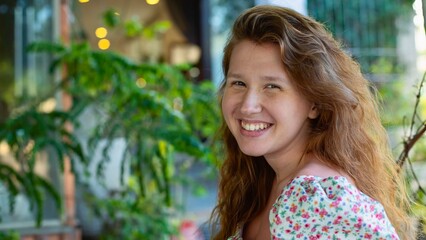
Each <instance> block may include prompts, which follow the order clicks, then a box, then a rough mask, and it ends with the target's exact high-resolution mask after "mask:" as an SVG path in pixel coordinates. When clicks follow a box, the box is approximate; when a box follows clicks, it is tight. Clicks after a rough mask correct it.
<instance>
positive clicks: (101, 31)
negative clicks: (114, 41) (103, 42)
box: [95, 27, 108, 38]
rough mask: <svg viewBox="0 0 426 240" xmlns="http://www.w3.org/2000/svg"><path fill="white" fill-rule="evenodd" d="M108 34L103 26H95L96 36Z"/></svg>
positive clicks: (101, 36) (100, 36) (103, 36)
mask: <svg viewBox="0 0 426 240" xmlns="http://www.w3.org/2000/svg"><path fill="white" fill-rule="evenodd" d="M107 34H108V30H107V29H106V28H104V27H98V28H96V31H95V35H96V37H98V38H105V37H106V36H107Z"/></svg>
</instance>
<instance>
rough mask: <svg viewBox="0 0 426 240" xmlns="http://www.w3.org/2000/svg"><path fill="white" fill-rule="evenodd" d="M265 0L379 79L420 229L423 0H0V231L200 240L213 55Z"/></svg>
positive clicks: (212, 195)
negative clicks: (318, 28)
mask: <svg viewBox="0 0 426 240" xmlns="http://www.w3.org/2000/svg"><path fill="white" fill-rule="evenodd" d="M259 4H272V5H280V6H286V7H290V8H293V9H295V10H297V11H299V12H301V13H302V14H305V15H309V16H311V17H313V18H315V19H316V20H318V21H319V22H321V23H323V24H324V25H325V26H326V27H327V28H328V29H329V30H330V31H331V32H332V33H333V35H334V36H335V37H336V38H337V39H339V41H340V42H341V43H342V45H343V46H344V48H345V49H346V51H347V52H348V53H349V54H350V55H351V56H352V57H353V58H354V59H356V60H357V61H358V62H359V64H360V66H361V68H362V71H363V73H364V74H365V76H366V77H367V78H368V79H369V80H370V81H372V83H373V84H374V85H375V86H376V87H377V89H378V95H379V97H380V99H381V100H382V103H383V109H382V119H383V123H384V125H385V126H386V128H387V129H388V131H389V137H390V139H391V144H392V148H393V149H394V154H395V161H397V162H398V164H400V165H401V166H402V167H403V169H404V170H405V171H404V172H405V177H406V179H407V187H408V188H409V189H410V194H411V198H412V216H413V222H414V223H415V224H416V226H417V229H418V233H417V234H418V238H419V239H425V238H424V236H423V234H424V232H425V231H426V230H425V221H426V207H425V203H426V192H425V190H424V189H426V143H425V140H424V139H425V137H424V136H423V135H424V133H425V131H426V105H425V104H426V100H425V97H424V96H423V95H424V90H423V89H422V86H423V81H424V78H425V77H424V76H425V75H424V74H425V72H426V37H425V27H426V23H425V21H424V19H425V18H424V15H423V12H425V9H426V1H425V0H423V1H422V0H376V1H371V0H354V1H344V0H297V1H290V0H246V1H226V0H121V1H116V0H78V1H77V0H0V23H1V24H0V25H1V26H0V239H28V240H30V239H76V240H80V239H197V240H200V239H209V236H210V233H209V232H210V229H209V226H208V224H207V222H208V220H209V217H210V213H211V211H212V209H213V207H214V205H215V201H216V194H217V192H216V185H217V180H218V167H219V166H220V164H221V160H222V153H223V151H222V148H221V142H220V141H219V140H218V139H217V138H216V137H217V136H216V133H217V131H218V128H219V126H220V123H221V119H220V114H219V109H218V106H217V97H216V91H217V88H218V86H219V84H220V82H221V80H222V79H223V74H222V70H221V58H222V50H223V46H224V44H225V42H226V39H227V36H228V33H229V28H230V27H231V26H232V22H233V21H234V19H235V18H236V16H237V15H239V14H240V13H241V12H242V11H244V10H245V9H247V8H249V7H252V6H255V5H259Z"/></svg>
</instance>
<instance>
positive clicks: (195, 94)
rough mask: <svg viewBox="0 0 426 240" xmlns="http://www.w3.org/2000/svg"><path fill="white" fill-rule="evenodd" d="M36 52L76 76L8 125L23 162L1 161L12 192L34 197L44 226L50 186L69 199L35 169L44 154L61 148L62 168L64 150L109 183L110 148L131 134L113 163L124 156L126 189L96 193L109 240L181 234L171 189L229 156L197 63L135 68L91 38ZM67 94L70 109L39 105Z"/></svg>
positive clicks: (6, 138)
mask: <svg viewBox="0 0 426 240" xmlns="http://www.w3.org/2000/svg"><path fill="white" fill-rule="evenodd" d="M29 50H30V51H33V52H44V53H46V52H48V53H51V54H53V55H54V56H55V60H54V61H53V62H52V65H51V68H50V71H51V73H54V72H55V71H57V70H61V69H62V68H63V67H65V68H66V72H67V75H66V76H65V77H64V78H63V79H62V80H61V81H60V82H59V83H58V85H57V86H56V87H54V91H52V92H51V93H50V94H49V95H46V96H44V97H42V98H41V99H39V101H33V102H29V103H27V104H26V105H25V106H21V107H20V108H19V111H15V112H13V113H12V116H11V117H10V118H9V119H8V120H7V121H6V122H5V123H4V124H2V125H1V126H0V129H1V130H0V142H6V143H7V144H8V145H9V146H10V148H11V150H12V152H13V153H14V154H15V159H16V161H18V162H19V163H20V166H21V169H19V170H16V169H13V168H10V167H8V165H6V164H0V174H1V175H0V181H1V182H2V183H3V184H5V186H6V187H7V188H8V190H9V191H10V193H11V198H13V197H14V196H16V194H17V193H19V192H22V193H24V194H26V195H27V196H28V197H29V199H30V201H31V203H32V205H33V207H34V209H35V211H36V212H37V223H38V224H39V225H40V223H41V220H42V215H41V213H42V210H43V209H42V208H43V205H42V203H43V199H42V192H43V191H47V192H49V193H50V194H51V195H52V196H54V198H55V200H56V202H57V205H58V207H60V206H61V203H62V199H61V197H60V196H59V195H58V193H57V192H56V190H55V189H54V188H53V186H52V185H51V184H50V183H49V182H48V181H46V180H44V179H42V178H40V177H38V176H37V175H36V174H35V173H34V165H35V164H36V162H37V158H36V155H37V153H39V152H41V151H44V150H46V149H47V148H49V149H53V150H54V152H55V153H56V155H57V156H56V157H57V159H58V161H60V163H61V164H60V166H63V165H62V161H63V158H64V157H65V156H68V157H70V159H71V162H72V166H73V170H74V171H75V168H74V167H75V166H76V165H77V164H79V165H80V166H83V168H84V170H83V172H79V171H75V173H76V174H81V173H83V175H81V176H78V177H79V179H80V180H81V181H84V178H85V177H87V174H96V176H97V179H98V180H99V181H101V182H100V185H101V186H102V185H103V184H102V181H103V180H104V179H105V178H108V176H105V169H106V166H107V164H108V163H109V162H111V161H112V160H113V159H111V157H110V154H109V153H110V152H109V151H110V148H111V147H112V146H113V144H114V141H115V139H124V140H125V149H124V151H123V155H122V157H121V159H114V161H120V169H117V171H119V172H120V174H121V175H120V176H121V184H122V187H121V189H120V194H118V195H116V196H112V197H111V198H109V199H96V198H92V201H90V202H89V204H93V205H91V206H92V207H90V208H96V211H97V213H98V216H99V217H100V218H101V219H102V220H104V221H105V225H104V226H105V229H104V230H105V232H107V233H108V234H109V235H108V238H114V239H135V238H137V239H163V238H164V237H167V236H170V235H171V234H172V233H175V231H174V230H173V229H174V227H173V226H174V225H173V222H172V220H171V219H172V218H171V217H170V214H169V213H173V212H177V211H178V210H179V208H178V206H177V203H176V202H175V201H174V198H173V196H172V189H173V188H174V187H175V186H177V185H179V184H181V183H182V182H185V183H191V181H188V179H190V178H189V177H187V176H186V171H187V170H188V169H189V168H190V166H191V164H193V163H194V162H200V163H202V164H204V166H205V167H206V169H209V168H211V169H214V168H215V166H216V157H218V156H220V155H219V153H218V152H216V149H217V148H216V147H215V145H217V144H218V142H216V141H213V138H214V133H215V131H216V129H218V124H219V122H220V121H219V110H218V106H217V103H216V90H215V87H214V85H213V84H212V83H211V82H207V81H204V82H201V83H198V84H195V83H192V82H190V81H189V80H188V79H187V78H186V76H185V75H184V72H185V71H186V70H188V69H189V68H190V67H191V66H171V65H167V64H144V63H142V64H136V63H134V62H132V61H130V60H128V59H126V58H124V57H122V56H120V55H117V54H115V53H113V52H99V51H94V50H92V49H91V48H90V47H89V45H88V44H87V43H76V44H72V45H71V46H69V47H65V46H63V45H60V44H55V43H45V42H38V43H35V44H32V45H31V46H30V47H29ZM61 92H63V93H66V94H68V95H70V96H71V97H72V100H73V105H72V107H71V108H70V109H67V110H62V111H53V112H49V113H43V112H40V111H39V110H38V109H39V108H38V106H39V105H40V103H41V102H42V101H43V100H44V99H48V98H51V97H52V96H55V95H56V94H58V93H61ZM89 109H91V110H89ZM86 111H89V112H90V111H92V112H90V114H91V116H92V117H91V118H90V121H92V120H93V126H90V125H88V124H87V122H86V121H87V116H86V117H82V116H83V113H85V112H86ZM67 124H71V125H72V126H73V129H74V131H69V130H68V128H66V127H65V126H66V125H67ZM79 129H83V130H82V131H85V133H86V134H88V135H89V138H88V141H87V142H84V141H82V140H80V141H79V140H78V138H77V136H76V135H75V134H76V132H78V131H79ZM105 141H106V142H107V144H102V142H105ZM99 148H101V152H102V157H101V158H102V159H101V161H100V162H99V163H98V164H97V166H96V169H97V170H96V173H89V172H87V171H88V170H87V168H86V167H87V166H88V165H89V164H91V163H92V162H93V159H91V158H92V157H93V156H94V151H95V150H96V149H99ZM178 153H179V154H181V155H182V156H184V158H183V160H181V161H180V162H177V161H176V156H177V154H178ZM126 168H130V176H129V178H125V175H124V171H125V169H126ZM206 172H209V171H208V170H207V171H206ZM211 172H213V171H211ZM82 179H83V180H82ZM197 186H198V185H197ZM92 197H93V196H92ZM12 202H13V201H12ZM11 207H13V206H11ZM148 210H149V211H148ZM113 226H116V227H117V228H115V229H113V228H112V227H113ZM108 238H106V239H108Z"/></svg>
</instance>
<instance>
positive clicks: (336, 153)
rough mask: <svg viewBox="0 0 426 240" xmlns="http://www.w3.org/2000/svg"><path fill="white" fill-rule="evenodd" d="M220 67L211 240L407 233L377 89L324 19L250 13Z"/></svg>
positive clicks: (272, 10)
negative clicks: (221, 150) (219, 144)
mask: <svg viewBox="0 0 426 240" xmlns="http://www.w3.org/2000/svg"><path fill="white" fill-rule="evenodd" d="M223 70H224V75H225V76H226V78H225V80H224V81H223V83H222V86H221V89H220V94H221V95H220V96H221V107H222V114H223V119H224V121H223V126H222V136H223V139H224V143H225V149H226V157H225V161H224V163H223V166H222V169H221V182H220V184H219V194H218V195H219V199H218V204H217V206H216V208H215V211H214V212H213V215H212V220H213V222H220V226H221V228H220V229H219V230H218V232H216V236H215V239H243V238H244V239H293V238H295V237H297V238H307V237H312V236H313V237H315V239H320V238H322V237H330V236H333V239H348V238H350V239H364V238H369V239H371V238H374V239H378V238H381V239H399V238H400V237H401V238H404V239H407V238H409V235H410V231H411V228H410V226H409V224H408V220H407V219H408V217H407V213H406V210H407V209H406V207H407V201H406V192H405V189H404V188H403V183H402V180H401V179H402V178H401V176H400V175H399V174H398V170H399V169H398V166H397V165H396V164H395V162H394V161H393V158H392V155H391V153H390V150H389V146H388V142H387V135H386V132H385V130H384V128H383V126H382V125H381V122H380V119H379V115H378V111H377V103H376V100H375V98H374V96H373V94H371V91H370V87H371V86H370V84H369V82H368V81H367V80H366V79H365V78H364V77H363V75H362V73H361V71H360V68H359V65H358V64H357V63H356V62H354V61H353V60H352V59H351V58H350V57H349V56H348V55H347V54H346V53H345V52H344V51H343V50H342V49H341V48H340V46H339V44H338V43H337V42H336V41H335V40H334V39H333V38H332V36H331V35H330V34H329V33H328V32H327V31H326V30H325V28H324V27H323V26H322V25H321V24H319V23H318V22H316V21H315V20H313V19H311V18H309V17H306V16H303V15H301V14H299V13H297V12H295V11H293V10H290V9H287V8H281V7H273V6H256V7H253V8H251V9H249V10H247V11H246V12H244V13H243V14H242V15H241V16H240V17H238V18H237V20H236V22H235V23H234V26H233V29H232V34H231V37H230V38H229V40H228V43H227V45H226V47H225V50H224V58H223ZM398 234H399V235H398Z"/></svg>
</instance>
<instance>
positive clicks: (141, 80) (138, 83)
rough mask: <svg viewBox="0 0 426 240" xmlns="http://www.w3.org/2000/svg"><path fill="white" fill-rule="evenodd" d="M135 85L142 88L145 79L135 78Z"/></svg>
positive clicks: (144, 84)
mask: <svg viewBox="0 0 426 240" xmlns="http://www.w3.org/2000/svg"><path fill="white" fill-rule="evenodd" d="M136 85H137V86H138V87H140V88H144V87H145V86H146V80H145V79H143V78H138V80H136Z"/></svg>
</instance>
